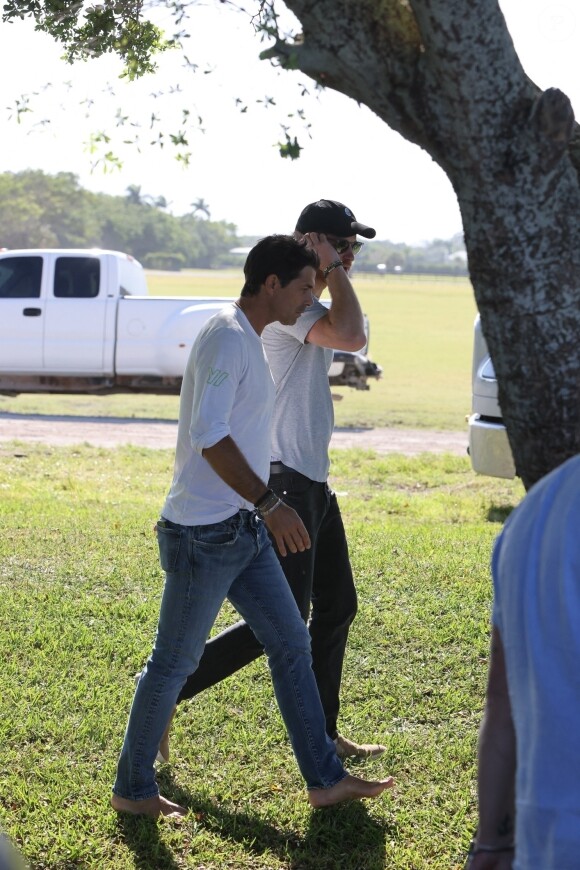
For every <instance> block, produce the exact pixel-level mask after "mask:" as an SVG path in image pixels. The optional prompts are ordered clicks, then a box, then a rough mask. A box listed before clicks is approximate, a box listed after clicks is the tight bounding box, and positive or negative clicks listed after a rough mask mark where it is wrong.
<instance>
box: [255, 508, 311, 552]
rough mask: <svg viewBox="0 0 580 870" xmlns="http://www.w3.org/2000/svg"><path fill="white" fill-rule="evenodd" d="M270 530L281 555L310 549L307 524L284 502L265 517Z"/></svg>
mask: <svg viewBox="0 0 580 870" xmlns="http://www.w3.org/2000/svg"><path fill="white" fill-rule="evenodd" d="M264 522H265V523H266V526H267V528H268V531H269V532H270V534H271V535H272V537H273V538H274V540H275V541H276V546H277V547H278V551H279V553H280V555H281V556H287V555H288V550H289V551H290V552H291V553H303V552H304V550H309V549H310V537H309V535H308V532H307V531H306V526H305V525H304V523H303V522H302V520H301V519H300V517H299V516H298V514H297V513H296V511H295V510H294V508H291V507H290V506H289V505H287V504H284V503H282V504H281V505H280V507H278V508H276V510H273V511H272V513H269V514H268V515H267V516H266V517H264Z"/></svg>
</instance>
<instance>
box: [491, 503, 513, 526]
mask: <svg viewBox="0 0 580 870" xmlns="http://www.w3.org/2000/svg"><path fill="white" fill-rule="evenodd" d="M513 509H514V506H513V505H512V504H492V505H491V507H490V508H489V510H488V512H487V521H488V523H505V521H506V520H507V518H508V517H509V515H510V514H511V512H512V511H513Z"/></svg>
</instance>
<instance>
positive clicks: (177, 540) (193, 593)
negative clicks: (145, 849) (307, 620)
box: [113, 511, 346, 800]
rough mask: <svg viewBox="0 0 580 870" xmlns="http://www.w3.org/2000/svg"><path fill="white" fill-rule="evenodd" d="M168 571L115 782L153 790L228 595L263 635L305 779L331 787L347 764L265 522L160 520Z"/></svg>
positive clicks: (242, 516) (137, 796)
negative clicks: (179, 705) (332, 733)
mask: <svg viewBox="0 0 580 870" xmlns="http://www.w3.org/2000/svg"><path fill="white" fill-rule="evenodd" d="M157 537H158V541H159V553H160V561H161V566H162V568H163V570H164V571H165V575H166V578H165V587H164V590H163V597H162V600H161V611H160V615H159V624H158V626H157V634H156V637H155V643H154V646H153V651H152V653H151V656H150V658H149V660H148V661H147V664H146V666H145V669H144V671H143V674H142V676H141V679H140V681H139V684H138V686H137V690H136V692H135V697H134V699H133V705H132V707H131V713H130V715H129V722H128V725H127V731H126V733H125V739H124V742H123V748H122V750H121V755H120V758H119V763H118V766H117V778H116V781H115V785H114V787H113V791H114V792H115V794H117V795H119V796H120V797H123V798H127V799H129V800H144V799H146V798H150V797H155V796H156V795H157V794H158V793H159V790H158V787H157V784H156V782H155V773H154V762H155V756H156V753H157V748H158V746H159V741H160V740H161V737H162V735H163V732H164V730H165V726H166V725H167V722H168V721H169V717H170V715H171V712H172V710H173V707H174V705H175V703H176V700H177V697H178V695H179V692H180V689H181V687H182V686H183V684H184V683H185V681H186V680H187V677H188V675H189V674H191V673H192V672H193V671H195V669H196V668H197V665H198V663H199V659H200V657H201V654H202V652H203V648H204V646H205V642H206V638H207V637H208V635H209V633H210V631H211V628H212V626H213V624H214V622H215V619H216V617H217V614H218V611H219V609H220V607H221V605H222V603H223V601H224V599H225V598H228V599H229V601H230V602H231V603H232V605H233V606H234V607H235V608H236V610H237V611H238V612H239V613H240V615H241V616H242V617H243V619H245V620H246V622H247V623H248V625H250V626H251V628H252V630H253V632H254V634H255V635H256V637H257V638H258V639H259V641H260V643H261V644H262V645H263V647H264V649H265V651H266V655H267V656H268V665H269V667H270V671H271V674H272V681H273V683H274V691H275V694H276V700H277V702H278V707H279V708H280V712H281V714H282V718H283V719H284V724H285V725H286V729H287V731H288V735H289V737H290V742H291V744H292V748H293V750H294V754H295V756H296V760H297V762H298V766H299V768H300V772H301V773H302V776H303V777H304V779H305V781H306V785H307V787H308V788H329V787H330V786H332V785H335V784H336V783H337V782H339V781H340V780H341V779H342V778H343V777H344V776H345V775H346V773H345V770H344V768H343V766H342V764H341V762H340V761H339V759H338V757H337V755H336V750H335V746H334V744H333V742H332V741H331V740H330V739H329V738H328V736H327V735H326V731H325V721H324V713H323V710H322V705H321V702H320V697H319V694H318V690H317V688H316V681H315V678H314V674H313V671H312V657H311V654H310V637H309V634H308V630H307V628H306V626H305V624H304V622H303V620H302V618H301V616H300V613H299V611H298V608H297V606H296V602H295V601H294V598H293V596H292V593H291V591H290V589H289V587H288V584H287V582H286V580H285V578H284V574H283V572H282V569H281V568H280V564H279V562H278V559H277V558H276V555H275V553H274V550H273V547H272V545H271V543H270V539H269V537H268V534H267V531H266V527H265V525H264V523H263V522H262V521H261V520H260V519H258V518H257V516H256V514H255V513H254V512H249V511H239V512H238V513H237V514H235V515H234V516H233V517H230V518H229V519H227V520H224V521H223V522H220V523H214V524H211V525H207V526H180V525H177V524H175V523H170V522H169V521H168V520H163V519H162V520H160V521H159V522H158V524H157Z"/></svg>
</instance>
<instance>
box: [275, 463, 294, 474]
mask: <svg viewBox="0 0 580 870" xmlns="http://www.w3.org/2000/svg"><path fill="white" fill-rule="evenodd" d="M295 473H296V471H295V469H294V468H290V466H289V465H284V463H283V462H271V463H270V474H295Z"/></svg>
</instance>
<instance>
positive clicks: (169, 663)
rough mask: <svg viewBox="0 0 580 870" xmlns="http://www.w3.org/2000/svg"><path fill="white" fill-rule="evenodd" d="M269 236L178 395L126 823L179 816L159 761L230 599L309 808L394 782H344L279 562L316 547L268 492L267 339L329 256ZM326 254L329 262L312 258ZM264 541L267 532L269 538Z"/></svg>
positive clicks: (213, 323) (130, 757)
mask: <svg viewBox="0 0 580 870" xmlns="http://www.w3.org/2000/svg"><path fill="white" fill-rule="evenodd" d="M305 241H306V244H304V243H300V242H297V241H296V240H295V239H293V238H291V237H289V236H269V237H267V238H266V239H262V241H261V242H259V243H258V244H257V245H256V246H255V247H254V248H253V249H252V251H251V252H250V254H249V255H248V259H247V261H246V264H245V267H244V274H245V278H246V281H245V284H244V287H243V290H242V293H241V296H240V298H239V299H238V300H237V302H236V303H235V304H232V305H231V306H229V307H228V308H226V309H224V310H223V311H221V312H219V313H218V314H216V315H215V316H214V317H212V318H211V319H210V320H209V321H208V322H207V324H206V325H205V326H204V328H203V329H202V330H201V332H200V334H199V335H198V337H197V339H196V341H195V342H194V345H193V347H192V351H191V355H190V359H189V362H188V365H187V369H186V372H185V374H184V379H183V386H182V391H181V401H180V413H179V426H178V441H177V450H176V458H175V471H174V477H173V482H172V485H171V489H170V492H169V495H168V497H167V500H166V502H165V505H164V508H163V511H162V516H161V519H160V520H159V521H158V523H157V537H158V542H159V552H160V561H161V566H162V568H163V570H164V571H165V586H164V591H163V597H162V601H161V609H160V615H159V623H158V627H157V634H156V638H155V644H154V647H153V651H152V653H151V655H150V657H149V659H148V661H147V664H146V666H145V668H144V670H143V672H142V674H141V677H140V679H139V681H138V684H137V688H136V692H135V697H134V699H133V705H132V708H131V713H130V716H129V722H128V725H127V730H126V733H125V739H124V742H123V747H122V750H121V755H120V758H119V762H118V765H117V776H116V781H115V785H114V787H113V796H112V798H111V803H112V806H113V807H114V809H116V810H117V811H121V812H129V813H133V814H143V815H148V816H152V817H157V816H159V815H160V814H162V815H166V816H181V815H184V814H185V813H186V810H185V808H183V807H181V806H179V805H178V804H175V803H173V802H171V801H169V800H168V799H167V798H164V797H162V796H161V795H160V794H159V789H158V786H157V783H156V781H155V773H154V761H155V756H156V753H157V749H158V747H159V743H160V739H161V736H162V734H163V731H164V729H165V727H166V724H167V722H168V720H169V718H170V714H171V711H172V710H173V708H174V706H175V702H176V699H177V696H178V694H179V691H180V689H181V687H182V686H183V684H184V683H185V681H186V679H187V677H188V675H189V674H191V673H193V672H194V671H195V670H196V668H197V665H198V662H199V660H200V657H201V654H202V652H203V649H204V645H205V641H206V638H207V637H208V635H209V633H210V630H211V627H212V625H213V623H214V621H215V619H216V616H217V614H218V611H219V609H220V607H221V605H222V603H223V601H224V599H226V598H228V599H229V601H230V602H231V603H232V604H233V606H234V607H235V608H236V609H237V610H238V612H239V613H240V615H241V616H242V617H243V619H244V620H245V621H246V622H247V624H248V625H249V626H251V629H252V631H253V633H254V634H255V636H256V637H257V638H258V640H259V642H260V643H261V645H262V646H263V648H264V649H265V651H266V653H267V656H268V664H269V667H270V670H271V674H272V681H273V683H274V689H275V693H276V700H277V702H278V706H279V708H280V712H281V714H282V717H283V719H284V724H285V726H286V729H287V731H288V735H289V738H290V741H291V744H292V748H293V750H294V754H295V756H296V760H297V762H298V766H299V768H300V771H301V773H302V775H303V777H304V779H305V781H306V785H307V788H308V790H309V801H310V803H311V805H312V806H314V807H322V806H329V805H331V804H334V803H338V802H340V801H343V800H349V799H352V798H360V797H376V796H378V795H379V794H380V793H381V792H382V791H384V789H385V788H388V787H390V786H391V785H392V779H391V778H390V777H389V778H388V779H385V780H379V781H375V782H368V781H366V780H362V779H359V778H357V777H353V776H351V775H349V774H348V773H347V772H346V771H345V770H344V768H343V766H342V764H341V762H340V760H339V758H338V756H337V752H336V746H335V745H334V743H333V742H332V740H330V739H329V738H328V736H327V734H326V732H325V726H324V713H323V710H322V705H321V702H320V697H319V694H318V690H317V687H316V681H315V679H314V675H313V672H312V664H311V663H312V658H311V654H310V639H309V635H308V631H307V629H306V626H305V625H304V621H303V619H302V618H301V616H300V613H299V611H298V608H297V606H296V603H295V601H294V598H293V596H292V593H291V591H290V589H289V587H288V584H287V582H286V580H285V578H284V574H283V572H282V569H281V568H280V564H279V561H278V559H277V558H276V555H275V553H274V549H273V546H272V544H271V540H270V537H269V534H270V535H271V536H272V538H273V539H274V540H275V542H276V545H277V547H278V550H279V552H280V553H281V554H284V553H286V552H291V553H294V552H298V551H303V550H306V549H308V547H309V546H310V538H309V535H308V532H307V530H306V528H305V527H304V524H303V523H302V521H301V520H300V518H299V516H298V514H297V513H296V512H295V511H294V510H293V509H292V508H291V507H289V506H287V505H286V504H284V502H283V500H282V499H280V498H279V497H278V496H277V495H276V494H275V493H274V492H273V491H272V490H271V489H268V487H267V485H266V483H265V481H266V480H267V479H268V467H269V459H270V440H271V434H270V423H271V416H272V411H273V406H274V394H275V387H274V383H273V380H272V376H271V373H270V370H269V367H268V362H267V359H266V357H265V354H264V350H263V346H262V343H261V339H260V336H261V334H262V331H263V330H264V328H265V326H266V325H267V324H269V323H272V322H273V321H280V322H281V323H288V324H291V323H294V322H295V321H296V320H297V319H298V317H299V316H300V315H301V314H302V313H303V312H304V311H305V310H306V308H307V307H308V306H309V305H310V303H311V301H312V291H313V289H314V284H315V275H316V268H317V267H318V265H319V264H320V263H322V266H323V268H324V266H325V265H327V262H328V250H327V247H328V246H325V245H324V244H321V243H320V240H319V238H318V236H317V235H316V234H311V235H310V236H308V238H307V239H306V240H305ZM313 248H315V249H318V250H319V251H320V252H321V256H322V257H324V258H326V259H322V260H320V259H319V256H318V255H317V253H316V252H315V251H314V250H312V249H313ZM268 533H269V534H268Z"/></svg>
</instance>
